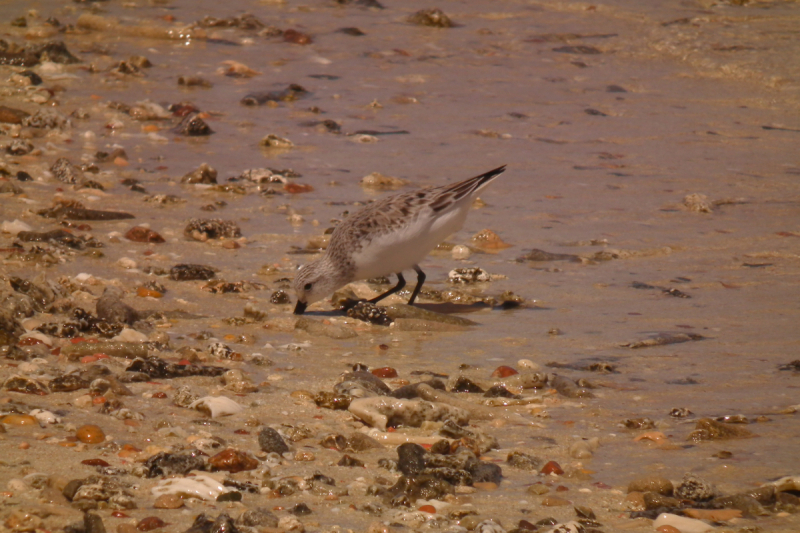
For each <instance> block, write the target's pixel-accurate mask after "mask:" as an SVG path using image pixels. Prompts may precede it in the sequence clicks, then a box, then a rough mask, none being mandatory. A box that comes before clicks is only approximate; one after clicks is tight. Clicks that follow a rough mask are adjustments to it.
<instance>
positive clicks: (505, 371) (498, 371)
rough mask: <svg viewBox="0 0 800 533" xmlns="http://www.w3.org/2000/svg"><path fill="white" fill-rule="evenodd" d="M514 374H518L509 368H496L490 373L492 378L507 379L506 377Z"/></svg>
mask: <svg viewBox="0 0 800 533" xmlns="http://www.w3.org/2000/svg"><path fill="white" fill-rule="evenodd" d="M514 374H519V372H517V371H516V370H515V369H513V368H511V367H510V366H498V367H497V368H495V369H494V372H492V377H493V378H507V377H508V376H513V375H514Z"/></svg>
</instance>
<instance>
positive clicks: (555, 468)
mask: <svg viewBox="0 0 800 533" xmlns="http://www.w3.org/2000/svg"><path fill="white" fill-rule="evenodd" d="M541 472H542V474H544V475H550V474H554V475H556V476H560V475H562V474H564V470H563V469H562V468H561V465H559V464H558V463H557V462H555V461H548V462H547V463H545V465H544V466H543V467H542V470H541Z"/></svg>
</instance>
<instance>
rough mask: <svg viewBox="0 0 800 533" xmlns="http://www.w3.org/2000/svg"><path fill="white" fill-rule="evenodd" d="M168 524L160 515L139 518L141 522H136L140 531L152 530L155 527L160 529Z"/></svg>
mask: <svg viewBox="0 0 800 533" xmlns="http://www.w3.org/2000/svg"><path fill="white" fill-rule="evenodd" d="M166 525H167V523H166V522H164V521H163V520H161V519H160V518H159V517H157V516H148V517H146V518H142V519H141V520H139V523H138V524H136V529H137V530H139V531H151V530H153V529H160V528H162V527H164V526H166Z"/></svg>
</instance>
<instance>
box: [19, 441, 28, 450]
mask: <svg viewBox="0 0 800 533" xmlns="http://www.w3.org/2000/svg"><path fill="white" fill-rule="evenodd" d="M30 447H31V445H30V443H28V442H20V443H19V449H20V450H27V449H28V448H30Z"/></svg>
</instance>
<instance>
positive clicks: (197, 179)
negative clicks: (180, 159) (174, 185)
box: [181, 163, 217, 185]
mask: <svg viewBox="0 0 800 533" xmlns="http://www.w3.org/2000/svg"><path fill="white" fill-rule="evenodd" d="M181 183H189V184H194V183H205V184H210V185H216V184H217V170H216V169H215V168H213V167H211V166H210V165H208V163H203V164H201V165H200V166H199V167H197V168H196V169H194V170H192V171H191V172H189V173H188V174H186V175H184V176H183V177H182V178H181Z"/></svg>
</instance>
